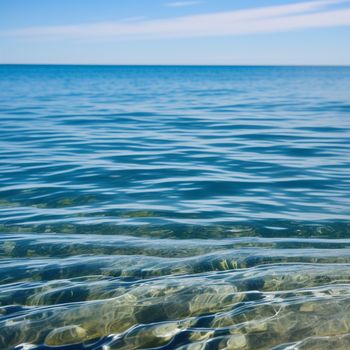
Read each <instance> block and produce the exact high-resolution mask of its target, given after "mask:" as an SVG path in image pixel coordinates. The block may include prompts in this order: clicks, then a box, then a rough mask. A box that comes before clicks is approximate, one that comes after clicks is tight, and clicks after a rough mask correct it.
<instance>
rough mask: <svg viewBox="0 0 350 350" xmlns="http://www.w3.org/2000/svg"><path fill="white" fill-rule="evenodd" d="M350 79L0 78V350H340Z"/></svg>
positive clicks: (349, 301) (164, 71) (117, 74)
mask: <svg viewBox="0 0 350 350" xmlns="http://www.w3.org/2000/svg"><path fill="white" fill-rule="evenodd" d="M349 309H350V68H348V67H141V66H139V67H126V66H125V67H112V66H20V65H19V66H11V65H2V66H1V65H0V349H4V350H10V349H17V350H19V349H21V350H28V349H37V350H39V349H40V350H48V349H52V350H53V349H56V350H57V349H59V350H63V349H64V350H71V349H73V350H74V349H77V350H79V349H86V350H108V349H110V350H114V349H120V350H134V349H135V350H136V349H158V350H159V349H162V350H168V349H169V350H170V349H178V350H212V349H227V350H235V349H238V350H263V349H264V350H265V349H266V350H267V349H270V350H283V349H284V350H293V349H294V350H306V349H307V350H309V349H311V350H313V349H315V350H322V349H325V350H326V349H344V350H348V349H349V348H350V313H349Z"/></svg>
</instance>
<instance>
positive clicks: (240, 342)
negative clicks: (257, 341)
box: [226, 334, 247, 350]
mask: <svg viewBox="0 0 350 350" xmlns="http://www.w3.org/2000/svg"><path fill="white" fill-rule="evenodd" d="M246 346H247V340H246V337H245V336H244V335H243V334H235V335H232V336H231V337H230V338H229V339H228V340H227V344H226V349H227V350H239V349H244V348H245V347H246Z"/></svg>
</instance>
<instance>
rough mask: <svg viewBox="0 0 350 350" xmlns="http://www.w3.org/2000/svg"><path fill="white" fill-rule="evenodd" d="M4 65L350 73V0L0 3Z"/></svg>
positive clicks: (0, 46) (53, 0) (0, 49)
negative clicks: (307, 68) (315, 68)
mask: <svg viewBox="0 0 350 350" xmlns="http://www.w3.org/2000/svg"><path fill="white" fill-rule="evenodd" d="M0 63H16V64H17V63H30V64H36V63H38V64H165V65H167V64H175V65H176V64H179V65H182V64H190V65H192V64H193V65H197V64H198V65H350V0H298V1H297V0H280V1H277V0H30V1H29V0H0Z"/></svg>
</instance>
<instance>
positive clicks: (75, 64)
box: [0, 63, 350, 67]
mask: <svg viewBox="0 0 350 350" xmlns="http://www.w3.org/2000/svg"><path fill="white" fill-rule="evenodd" d="M0 66H92V67H96V66H106V67H350V63H349V64H332V63H331V64H309V63H305V64H288V63H277V64H270V63H268V64H240V63H236V64H221V63H215V64H201V63H195V64H193V63H180V64H176V63H174V64H172V63H170V64H168V63H136V64H135V63H131V64H129V63H0Z"/></svg>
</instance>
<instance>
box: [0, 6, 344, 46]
mask: <svg viewBox="0 0 350 350" xmlns="http://www.w3.org/2000/svg"><path fill="white" fill-rule="evenodd" d="M339 3H342V4H343V6H342V9H339V8H336V7H334V5H335V4H339ZM349 25H350V0H318V1H307V2H298V3H294V4H288V5H279V6H269V7H260V8H250V9H245V10H237V11H227V12H218V13H210V14H200V15H191V16H182V17H173V18H167V19H158V20H136V21H132V22H128V23H126V22H123V21H119V22H108V23H105V22H104V23H93V24H78V25H70V26H51V27H36V28H25V29H18V30H12V31H7V32H0V35H1V36H19V37H36V38H37V37H38V38H42V37H48V38H50V39H54V38H58V39H60V38H63V39H65V38H87V39H91V38H99V39H118V40H123V39H127V40H129V39H132V38H135V39H147V40H149V39H159V38H179V37H183V38H186V37H210V36H234V35H246V34H255V33H268V32H283V31H293V30H300V29H306V28H321V27H337V26H349Z"/></svg>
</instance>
